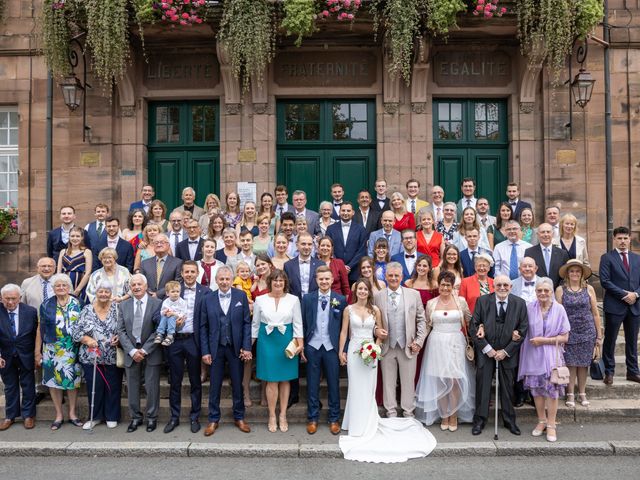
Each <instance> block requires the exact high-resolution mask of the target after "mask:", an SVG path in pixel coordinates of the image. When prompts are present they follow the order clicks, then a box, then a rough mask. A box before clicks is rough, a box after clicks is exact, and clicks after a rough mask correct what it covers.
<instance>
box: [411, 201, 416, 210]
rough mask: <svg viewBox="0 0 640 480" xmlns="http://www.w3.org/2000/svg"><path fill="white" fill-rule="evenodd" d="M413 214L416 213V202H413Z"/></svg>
mask: <svg viewBox="0 0 640 480" xmlns="http://www.w3.org/2000/svg"><path fill="white" fill-rule="evenodd" d="M411 213H416V201H415V200H411Z"/></svg>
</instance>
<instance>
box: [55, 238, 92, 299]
mask: <svg viewBox="0 0 640 480" xmlns="http://www.w3.org/2000/svg"><path fill="white" fill-rule="evenodd" d="M92 267H93V253H92V252H91V249H90V248H87V247H86V246H85V244H84V230H83V229H82V228H80V227H73V228H72V229H71V230H69V245H68V246H67V248H65V249H64V250H62V251H61V252H60V257H58V269H57V273H66V274H67V275H69V278H70V279H71V285H72V287H71V294H72V295H73V296H74V297H76V298H77V299H78V300H80V303H81V304H85V303H86V301H87V300H86V296H85V289H86V287H87V283H89V276H90V275H91V270H92Z"/></svg>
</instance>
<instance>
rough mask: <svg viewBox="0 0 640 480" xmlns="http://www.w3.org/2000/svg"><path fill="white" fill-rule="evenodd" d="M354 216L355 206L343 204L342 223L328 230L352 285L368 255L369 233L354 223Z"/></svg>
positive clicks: (330, 226)
mask: <svg viewBox="0 0 640 480" xmlns="http://www.w3.org/2000/svg"><path fill="white" fill-rule="evenodd" d="M336 188H337V187H336ZM340 188H342V187H340ZM353 215H354V210H353V204H352V203H351V202H342V204H341V205H340V221H339V222H336V223H334V224H333V225H329V227H328V228H327V236H328V237H331V240H333V254H334V255H335V256H336V258H339V259H340V260H342V261H343V262H344V265H345V267H346V268H347V272H349V282H351V283H353V282H355V281H356V280H357V279H358V277H359V276H360V272H358V262H360V259H361V258H362V257H364V256H365V255H366V254H367V231H366V230H365V229H364V227H363V226H362V225H360V224H359V223H356V222H354V221H352V220H353Z"/></svg>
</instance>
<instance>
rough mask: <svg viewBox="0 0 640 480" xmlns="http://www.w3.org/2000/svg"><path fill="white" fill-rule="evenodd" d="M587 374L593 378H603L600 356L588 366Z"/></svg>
mask: <svg viewBox="0 0 640 480" xmlns="http://www.w3.org/2000/svg"><path fill="white" fill-rule="evenodd" d="M589 375H590V376H591V378H592V379H593V380H604V361H603V360H602V358H599V359H598V360H593V361H592V362H591V367H589Z"/></svg>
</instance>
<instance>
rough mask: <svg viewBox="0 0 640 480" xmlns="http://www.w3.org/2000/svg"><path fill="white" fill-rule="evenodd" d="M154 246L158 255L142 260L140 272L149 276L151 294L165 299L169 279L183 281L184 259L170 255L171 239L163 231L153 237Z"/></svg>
mask: <svg viewBox="0 0 640 480" xmlns="http://www.w3.org/2000/svg"><path fill="white" fill-rule="evenodd" d="M153 248H154V250H155V252H156V255H155V256H154V257H151V258H147V259H146V260H143V261H142V263H141V264H140V273H141V274H143V275H144V276H145V277H146V278H147V285H148V291H149V295H151V296H152V297H155V298H159V299H160V300H163V299H164V297H165V296H166V295H165V292H164V286H165V285H166V284H167V282H168V281H169V280H175V281H176V282H182V273H181V269H182V260H180V259H179V258H176V257H173V256H171V255H169V239H168V238H167V236H166V235H165V234H163V233H161V234H158V235H156V238H154V239H153Z"/></svg>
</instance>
